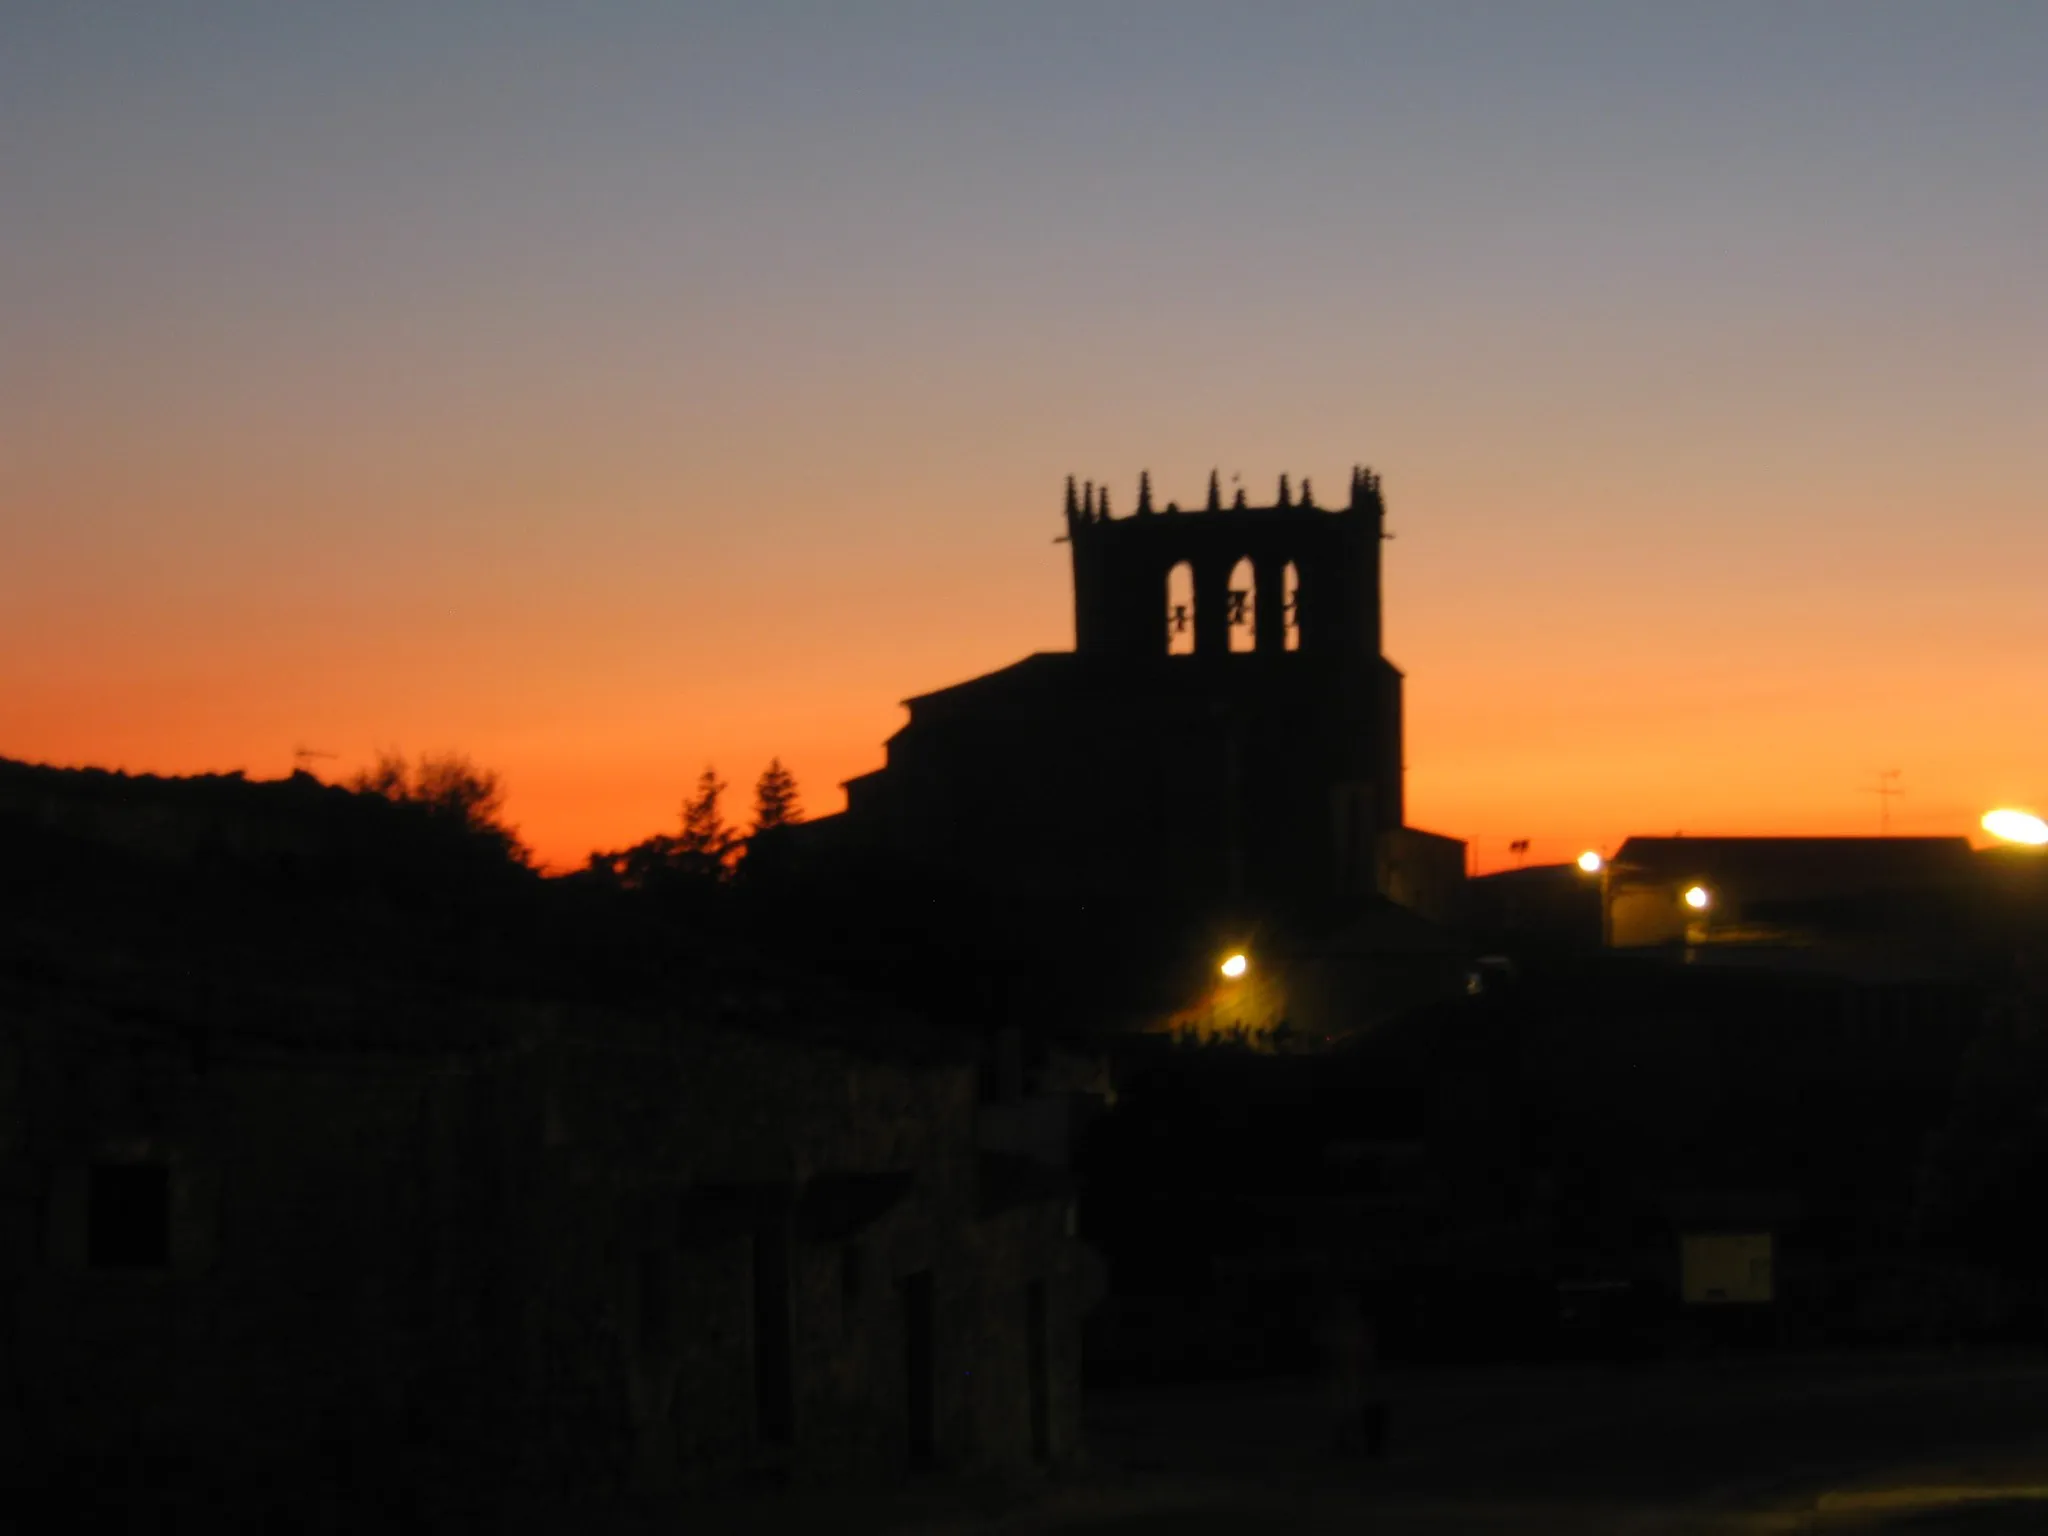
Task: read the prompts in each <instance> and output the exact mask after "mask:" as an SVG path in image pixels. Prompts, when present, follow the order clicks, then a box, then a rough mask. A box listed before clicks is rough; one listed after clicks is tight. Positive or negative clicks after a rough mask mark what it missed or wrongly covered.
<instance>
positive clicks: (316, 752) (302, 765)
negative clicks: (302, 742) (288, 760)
mask: <svg viewBox="0 0 2048 1536" xmlns="http://www.w3.org/2000/svg"><path fill="white" fill-rule="evenodd" d="M339 756H341V754H340V753H339V752H322V751H321V750H320V749H319V748H318V747H293V748H292V762H293V764H294V765H295V766H296V767H298V768H299V769H301V770H302V771H306V772H311V770H310V769H307V768H306V764H308V763H310V762H312V761H313V760H314V759H315V758H322V757H330V758H331V757H339Z"/></svg>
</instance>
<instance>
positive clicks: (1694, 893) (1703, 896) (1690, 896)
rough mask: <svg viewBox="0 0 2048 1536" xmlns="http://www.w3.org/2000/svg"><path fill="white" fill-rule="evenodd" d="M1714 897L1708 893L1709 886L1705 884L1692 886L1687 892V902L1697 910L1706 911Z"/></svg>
mask: <svg viewBox="0 0 2048 1536" xmlns="http://www.w3.org/2000/svg"><path fill="white" fill-rule="evenodd" d="M1713 899H1714V898H1713V897H1712V896H1709V895H1708V894H1707V888H1706V887H1705V886H1704V885H1695V886H1692V887H1690V888H1688V889H1687V891H1686V893H1685V904H1686V905H1687V906H1688V907H1691V908H1692V909H1693V911H1695V912H1704V911H1706V910H1707V907H1708V906H1709V905H1710V904H1711V903H1712V902H1713Z"/></svg>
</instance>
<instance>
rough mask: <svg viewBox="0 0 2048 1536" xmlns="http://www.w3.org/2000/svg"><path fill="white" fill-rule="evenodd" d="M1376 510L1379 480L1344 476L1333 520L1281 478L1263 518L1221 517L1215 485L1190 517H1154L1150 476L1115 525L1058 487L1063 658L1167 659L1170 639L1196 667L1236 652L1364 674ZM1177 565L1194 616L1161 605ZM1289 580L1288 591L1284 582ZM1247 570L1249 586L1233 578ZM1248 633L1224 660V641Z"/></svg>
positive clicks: (1374, 639) (1240, 512)
mask: <svg viewBox="0 0 2048 1536" xmlns="http://www.w3.org/2000/svg"><path fill="white" fill-rule="evenodd" d="M1385 523H1386V508H1385V504H1384V502H1383V501H1382V500H1381V497H1380V482H1379V477H1378V476H1377V475H1375V474H1374V473H1373V472H1372V471H1371V470H1369V469H1366V468H1364V467H1363V466H1361V467H1358V468H1355V469H1353V470H1352V472H1351V489H1350V494H1349V496H1348V498H1347V499H1346V502H1345V504H1344V505H1343V506H1342V507H1337V508H1332V509H1329V510H1325V509H1323V508H1321V507H1319V506H1317V505H1316V500H1315V492H1314V490H1313V488H1312V487H1311V486H1310V484H1309V482H1308V481H1307V480H1303V481H1302V483H1301V490H1300V492H1299V494H1296V493H1295V491H1294V490H1293V488H1292V487H1291V485H1290V483H1289V480H1288V477H1287V476H1286V475H1282V476H1281V477H1280V484H1279V489H1278V493H1277V495H1276V497H1275V499H1274V501H1273V502H1272V503H1271V504H1270V505H1267V506H1248V505H1246V503H1245V497H1244V492H1243V491H1241V490H1240V491H1238V492H1237V494H1236V496H1235V498H1234V499H1233V501H1232V503H1231V504H1230V505H1229V506H1227V507H1226V506H1225V505H1224V504H1223V498H1222V492H1221V487H1220V486H1219V484H1218V481H1217V477H1216V475H1214V474H1213V473H1212V474H1211V475H1210V477H1209V489H1208V496H1207V499H1206V502H1205V504H1204V506H1203V508H1202V509H1201V510H1200V511H1198V512H1183V511H1182V510H1181V509H1180V506H1179V505H1178V504H1177V503H1174V502H1168V503H1167V504H1166V506H1165V508H1164V509H1163V510H1162V509H1159V508H1157V507H1155V506H1154V505H1153V499H1152V478H1151V476H1150V474H1149V473H1148V474H1141V475H1140V476H1139V477H1138V499H1137V507H1136V510H1135V511H1133V512H1131V513H1129V514H1128V515H1126V516H1123V517H1117V516H1116V515H1114V513H1113V512H1112V511H1111V509H1110V503H1109V491H1108V488H1107V487H1106V486H1105V487H1098V486H1097V485H1096V484H1095V483H1094V482H1093V481H1089V482H1087V483H1086V484H1085V485H1083V486H1081V487H1079V488H1078V489H1077V487H1076V485H1075V482H1074V480H1073V478H1072V477H1071V476H1070V477H1069V478H1068V480H1067V493H1066V525H1067V534H1066V538H1067V542H1068V543H1069V544H1070V545H1071V546H1072V554H1073V562H1074V649H1075V650H1076V651H1077V652H1078V653H1080V654H1081V655H1082V656H1084V657H1090V658H1094V657H1111V656H1114V657H1122V658H1139V657H1148V656H1160V657H1164V656H1166V655H1168V654H1169V653H1170V652H1171V651H1172V650H1173V649H1174V647H1173V645H1172V640H1173V636H1174V635H1175V634H1176V633H1188V632H1192V635H1193V640H1194V644H1193V647H1192V651H1193V655H1194V657H1195V658H1197V659H1199V660H1203V661H1216V660H1219V659H1221V658H1223V657H1226V656H1228V655H1230V654H1231V653H1232V651H1233V649H1235V650H1238V651H1249V652H1251V653H1253V654H1257V655H1262V656H1275V655H1280V654H1283V653H1285V654H1298V655H1300V656H1302V657H1304V658H1323V659H1330V660H1335V659H1337V658H1340V657H1349V658H1351V659H1354V660H1371V659H1377V658H1378V657H1379V656H1380V653H1381V652H1380V648H1381V625H1380V543H1381V541H1382V540H1383V539H1385V538H1387V537H1389V535H1388V534H1387V533H1386V531H1385ZM1183 564H1184V565H1186V566H1187V567H1188V568H1189V570H1190V571H1191V572H1192V576H1193V582H1192V593H1193V600H1192V602H1186V601H1180V602H1175V601H1171V600H1169V597H1168V588H1169V579H1170V577H1171V574H1172V573H1173V571H1174V570H1175V569H1176V568H1177V567H1179V566H1181V565H1183ZM1290 567H1291V568H1292V577H1293V580H1292V581H1291V582H1290V581H1289V579H1288V578H1289V568H1290ZM1246 568H1248V569H1249V572H1250V576H1251V581H1250V584H1249V585H1248V586H1235V585H1233V581H1232V573H1233V572H1237V571H1240V570H1242V569H1246ZM1237 629H1244V630H1247V631H1249V636H1250V641H1251V643H1250V644H1249V645H1243V646H1237V647H1233V645H1232V631H1233V630H1237Z"/></svg>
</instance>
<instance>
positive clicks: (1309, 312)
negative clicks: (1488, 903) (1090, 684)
mask: <svg viewBox="0 0 2048 1536" xmlns="http://www.w3.org/2000/svg"><path fill="white" fill-rule="evenodd" d="M2044 82H2048V5H2042V4H2038V3H2030V0H2009V3H2002V4H1989V3H1980V4H1971V3H1958V0H1941V3H1932V0H1914V3H1910V4H1906V3H1881V0H1854V3H1851V0H1839V3H1833V4H1820V3H1813V0H1772V3H1768V4H1761V3H1760V4H1739V3H1714V4H1691V5H1675V4H1661V3H1650V0H1616V3H1613V4H1608V5H1591V4H1564V3H1559V4H1537V3H1528V0H1503V3H1500V4H1496V5H1487V6H1482V5H1470V4H1460V3H1456V0H1412V3H1406V4H1399V5H1373V4H1366V3H1362V0H1361V3H1345V4H1336V3H1329V4H1325V3H1309V0H1301V3H1282V0H1266V3H1252V0H1245V3H1242V4H1233V5H1221V4H1211V3H1206V0H1151V3H1148V0H1096V3H1090V4H1068V3H1061V0H1028V3H1027V0H1003V3H974V0H925V3H892V0H866V3H855V0H846V3H819V0H801V3H788V4H777V3H772V0H733V3H730V4H721V5H710V4H689V3H682V0H677V3H673V4H654V3H645V4H625V3H619V4H594V5H573V6H572V5H564V4H560V3H552V4H540V3H528V0H477V3H473V4H467V5H455V4H430V3H425V0H422V3H417V4H415V3H396V0H393V3H366V4H346V5H326V6H305V5H277V4H254V3H252V4H248V5H242V6H227V5H215V4H208V3H205V0H183V3H179V4H175V5H148V4H130V5H125V6H124V5H76V4H73V5H65V4H46V5H13V6H8V7H6V8H5V9H4V11H0V755H4V756H9V757H15V758H26V759H31V760H36V761H44V762H54V763H64V764H88V763H90V764H100V765H105V766H109V767H123V768H127V769H129V770H131V771H137V772H141V771H152V772H159V773H189V772H199V771H207V770H224V769H232V768H242V769H245V770H247V771H248V772H249V773H250V774H251V775H252V776H260V777H275V776H278V775H282V774H285V773H288V772H289V771H290V770H291V768H292V766H293V753H294V749H295V748H298V747H301V746H303V747H309V748H314V749H317V750H319V751H321V752H327V753H333V754H336V755H335V756H334V757H331V758H318V759H311V760H309V761H310V763H311V766H312V767H314V769H315V770H316V771H318V772H320V773H322V774H323V776H331V775H338V774H342V773H346V772H347V771H349V770H350V769H352V768H354V767H356V766H359V765H361V764H363V763H365V762H367V761H368V760H369V759H370V758H371V756H372V755H373V754H374V753H375V752H376V751H377V750H378V749H379V748H396V749H401V750H406V751H420V750H439V749H446V748H454V749H459V750H462V751H465V752H467V753H469V754H470V755H471V756H472V757H474V758H475V759H476V760H477V761H478V762H480V763H482V764H485V765H487V766H490V767H493V768H495V769H497V770H499V771H500V772H501V773H502V774H503V776H504V778H505V780H506V782H507V785H508V789H509V810H510V815H511V818H512V819H513V820H514V821H516V822H517V823H518V824H519V825H520V826H521V828H522V829H523V832H524V834H525V836H526V837H527V838H528V840H529V841H530V842H532V843H533V844H534V845H535V846H536V848H537V849H538V850H539V851H540V853H541V854H542V855H543V856H545V857H546V858H547V859H549V860H551V861H553V862H555V863H557V864H567V863H579V862H581V859H582V857H583V855H584V853H585V852H587V851H588V850H589V849H591V848H593V847H596V846H618V845H621V844H624V843H627V842H631V841H634V840H637V839H638V838H640V837H643V836H646V835H648V834H650V833H652V832H656V831H665V830H672V829H673V827H674V824H675V814H676V807H677V805H678V803H679V801H680V800H681V798H682V797H683V795H684V793H685V792H686V790H687V789H688V787H689V784H690V781H691V780H692V779H693V778H694V777H695V775H696V774H697V772H698V771H699V770H700V769H701V768H702V767H703V766H704V765H705V764H706V763H707V762H710V763H715V764H716V765H717V766H718V768H719V769H720V770H721V772H722V773H723V774H724V775H725V776H726V777H727V778H728V779H729V780H730V781H731V783H732V785H733V789H734V795H735V798H736V799H738V798H742V796H743V792H744V791H745V790H746V789H747V788H748V787H749V786H750V785H751V783H752V780H753V778H754V776H755V775H756V774H757V773H758V772H759V770H760V768H761V767H762V765H763V764H765V763H766V762H767V760H768V759H769V757H770V756H771V755H774V754H780V755H781V757H782V758H783V759H784V761H785V762H787V763H788V764H789V765H790V766H791V767H792V768H793V769H794V770H795V772H796V774H797V776H798V778H799V780H800V782H801V784H802V786H803V789H804V792H805V801H806V805H807V807H808V809H809V810H810V811H811V812H812V813H813V814H816V813H821V812H825V811H830V810H835V809H837V808H838V807H839V806H840V805H841V804H842V796H841V794H840V791H839V789H838V782H839V781H840V780H841V779H844V778H847V777H849V776H851V775H853V774H855V773H859V772H863V771H865V770H867V769H869V768H872V767H874V766H877V765H878V764H879V763H880V761H881V751H882V742H883V740H884V738H885V737H887V736H888V735H889V734H890V733H891V732H892V731H893V730H894V729H895V728H896V727H897V725H898V724H899V723H900V721H901V718H902V712H901V709H900V707H899V704H898V701H899V700H900V699H902V698H904V697H906V696H908V695H911V694H914V693H918V692H922V691H925V690H928V689H931V688H934V687H939V686H942V685H945V684H947V683H951V682H956V681H959V680H960V679H963V678H966V677H968V676H971V675H973V674H975V673H978V672H981V671H985V670H988V669H990V668H992V667H996V666H999V665H1002V664H1004V663H1006V662H1008V661H1010V660H1013V659H1015V658H1016V657H1019V656H1021V655H1023V654H1025V653H1028V652H1030V651H1033V650H1047V649H1064V648H1066V647H1068V646H1070V645H1071V643H1072V636H1073V631H1072V622H1071V612H1070V607H1069V589H1068V574H1067V568H1066V564H1065V560H1066V551H1065V549H1064V548H1063V547H1061V546H1057V545H1055V544H1054V543H1053V539H1054V537H1055V535H1056V534H1058V533H1059V531H1060V517H1059V509H1060V497H1061V491H1062V484H1063V479H1064V477H1065V476H1066V475H1067V474H1068V473H1070V472H1071V473H1075V474H1079V475H1082V476H1084V477H1089V478H1093V479H1096V480H1098V481H1099V480H1105V479H1106V480H1108V481H1109V482H1110V483H1111V484H1112V486H1113V492H1114V496H1115V501H1116V505H1117V507H1118V509H1119V510H1120V511H1128V510H1129V508H1130V507H1131V505H1132V502H1133V492H1134V489H1135V485H1136V480H1137V475H1138V472H1139V470H1140V469H1149V470H1150V471H1151V472H1152V476H1153V481H1154V485H1155V486H1156V487H1157V491H1158V495H1159V498H1160V500H1162V501H1164V500H1165V499H1167V498H1178V499H1181V500H1183V501H1191V500H1195V499H1197V498H1198V497H1199V496H1200V494H1201V492H1202V488H1203V485H1204V482H1205V480H1206V477H1207V475H1208V473H1209V471H1210V469H1211V468H1212V467H1216V468H1220V469H1221V471H1222V473H1223V475H1224V477H1225V479H1226V481H1227V480H1228V478H1229V477H1230V476H1231V475H1232V474H1233V473H1241V474H1242V475H1243V477H1244V480H1245V483H1246V484H1247V485H1248V486H1249V487H1250V488H1251V489H1252V491H1253V493H1254V496H1255V497H1266V496H1270V492H1271V487H1272V485H1273V482H1274V480H1275V478H1276V476H1277V475H1278V474H1279V473H1280V472H1281V471H1283V470H1284V471H1288V472H1290V473H1291V474H1293V475H1294V476H1295V477H1296V479H1297V481H1298V480H1299V477H1301V476H1302V475H1308V476H1311V477H1312V478H1313V479H1314V481H1315V483H1316V485H1317V487H1318V489H1319V490H1321V491H1323V499H1324V500H1325V501H1326V502H1327V501H1328V500H1330V499H1332V498H1333V497H1334V495H1335V494H1336V493H1337V492H1338V491H1339V490H1340V489H1341V487H1342V486H1343V485H1344V483H1345V479H1346V475H1347V473H1348V470H1349V468H1350V466H1351V465H1352V464H1353V463H1354V462H1356V461H1363V462H1367V463H1370V464H1372V465H1373V466H1374V467H1375V468H1377V469H1378V470H1379V471H1380V472H1381V474H1382V475H1383V477H1384V483H1385V489H1386V496H1387V502H1388V508H1389V513H1390V526H1391V527H1392V528H1393V529H1394V530H1395V531H1396V533H1397V535H1398V538H1397V541H1396V542H1395V543H1392V544H1390V545H1388V546H1387V550H1388V569H1387V603H1388V617H1387V641H1388V651H1389V654H1390V655H1391V656H1392V657H1393V659H1394V660H1395V662H1396V663H1397V664H1399V665H1400V666H1401V667H1402V668H1403V669H1404V670H1405V671H1406V673H1407V675H1408V761H1409V765H1410V773H1409V785H1408V790H1409V807H1410V819H1411V820H1412V821H1414V822H1415V823H1417V824H1419V825H1422V826H1425V827H1428V828H1430V829H1432V830H1436V831H1441V832H1445V833H1449V834H1452V835H1454V836H1459V837H1465V838H1470V839H1472V840H1473V842H1474V844H1475V849H1476V855H1477V859H1478V863H1479V865H1480V867H1482V868H1494V867H1499V866H1500V865H1502V864H1504V863H1507V862H1510V858H1509V854H1508V851H1507V844H1508V841H1509V840H1510V839H1513V838H1529V839H1531V840H1532V842H1533V844H1534V847H1533V849H1532V852H1531V857H1532V858H1536V859H1550V858H1562V857H1566V856H1569V855H1570V854H1573V853H1576V852H1577V851H1578V850H1579V849H1580V848H1581V847H1584V846H1588V845H1593V846H1601V845H1605V846H1608V847H1612V846H1613V845H1614V844H1616V843H1618V842H1619V840H1620V839H1621V838H1623V837H1625V836H1626V835H1628V834H1630V833H1632V832H1645V833H1670V832H1672V831H1676V830H1681V829H1682V830H1684V831H1687V832H1691V833H1701V834H1704V833H1710V832H1721V833H1738V832H1753V833H1764V832H1807V833H1849V832H1875V831H1876V830H1877V828H1878V797H1877V796H1876V795H1875V794H1873V793H1870V792H1869V790H1870V788H1871V787H1873V786H1875V784H1876V782H1877V774H1878V772H1879V771H1880V770H1883V769H1891V768H1896V769H1899V770H1900V771H1901V773H1902V778H1901V780H1900V783H1901V785H1902V786H1903V788H1904V789H1905V791H1906V793H1905V795H1904V796H1903V798H1901V799H1900V800H1898V801H1897V802H1895V804H1894V809H1893V816H1892V825H1893V830H1895V831H1907V832H1968V831H1973V830H1974V826H1975V822H1976V818H1977V816H1978V814H1979V813H1980V812H1981V811H1982V810H1984V809H1986V808H1988V807H1989V806H1991V805H1993V804H1999V803H2017V804H2021V805H2027V806H2031V807H2033V808H2035V809H2042V810H2048V601H2044V598H2043V589H2044V573H2048V85H2044ZM1325 488H1327V489H1325Z"/></svg>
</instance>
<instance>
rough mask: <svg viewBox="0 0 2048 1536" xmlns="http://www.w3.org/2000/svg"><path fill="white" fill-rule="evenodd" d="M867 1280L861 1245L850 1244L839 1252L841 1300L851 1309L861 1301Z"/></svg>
mask: <svg viewBox="0 0 2048 1536" xmlns="http://www.w3.org/2000/svg"><path fill="white" fill-rule="evenodd" d="M865 1278H866V1275H865V1274H864V1272H863V1266H862V1263H861V1251H860V1244H859V1243H848V1244H847V1245H846V1246H845V1247H844V1248H841V1249H840V1250H839V1299H840V1300H841V1301H843V1302H844V1303H845V1304H846V1305H847V1306H849V1307H850V1306H852V1305H853V1304H854V1303H855V1302H857V1301H859V1300H860V1294H861V1288H862V1281H863V1280H864V1279H865Z"/></svg>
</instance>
